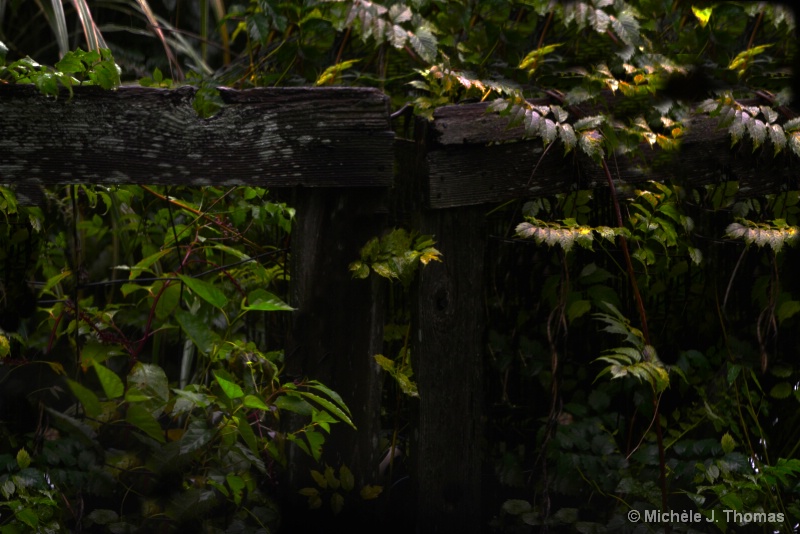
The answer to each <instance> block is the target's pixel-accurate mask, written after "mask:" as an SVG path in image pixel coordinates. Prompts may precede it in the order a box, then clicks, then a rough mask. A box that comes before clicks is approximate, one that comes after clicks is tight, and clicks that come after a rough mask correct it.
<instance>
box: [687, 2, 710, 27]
mask: <svg viewBox="0 0 800 534" xmlns="http://www.w3.org/2000/svg"><path fill="white" fill-rule="evenodd" d="M713 11H714V6H708V7H706V8H699V7H695V6H692V13H694V16H695V17H697V21H698V22H699V23H700V27H701V28H705V27H706V24H708V21H709V20H711V14H712V13H713Z"/></svg>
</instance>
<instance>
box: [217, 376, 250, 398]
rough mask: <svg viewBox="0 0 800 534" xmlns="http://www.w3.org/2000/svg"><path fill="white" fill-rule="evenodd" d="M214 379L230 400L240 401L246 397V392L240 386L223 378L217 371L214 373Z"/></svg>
mask: <svg viewBox="0 0 800 534" xmlns="http://www.w3.org/2000/svg"><path fill="white" fill-rule="evenodd" d="M214 378H215V379H216V381H217V383H218V384H219V385H220V387H221V388H222V392H223V393H225V396H226V397H228V398H229V399H238V398H241V397H244V391H243V390H242V388H241V387H240V386H239V385H238V384H236V383H234V382H231V381H230V380H227V379H225V378H223V377H221V376H220V375H219V373H218V372H216V371H215V372H214Z"/></svg>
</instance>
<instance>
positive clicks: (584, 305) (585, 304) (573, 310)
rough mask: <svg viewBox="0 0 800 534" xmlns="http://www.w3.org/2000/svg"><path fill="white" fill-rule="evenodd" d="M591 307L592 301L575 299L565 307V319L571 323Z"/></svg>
mask: <svg viewBox="0 0 800 534" xmlns="http://www.w3.org/2000/svg"><path fill="white" fill-rule="evenodd" d="M591 309H592V303H591V302H590V301H588V300H576V301H574V302H573V303H572V304H570V305H569V307H568V308H567V319H569V322H570V323H571V322H572V321H574V320H575V319H577V318H578V317H581V316H582V315H585V314H586V313H587V312H588V311H589V310H591Z"/></svg>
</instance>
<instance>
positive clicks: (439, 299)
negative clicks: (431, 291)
mask: <svg viewBox="0 0 800 534" xmlns="http://www.w3.org/2000/svg"><path fill="white" fill-rule="evenodd" d="M434 302H435V303H436V309H437V310H438V311H444V310H446V309H447V307H448V306H449V305H450V295H449V294H448V293H447V290H446V289H445V288H443V287H441V288H439V289H438V290H437V291H436V294H435V295H434Z"/></svg>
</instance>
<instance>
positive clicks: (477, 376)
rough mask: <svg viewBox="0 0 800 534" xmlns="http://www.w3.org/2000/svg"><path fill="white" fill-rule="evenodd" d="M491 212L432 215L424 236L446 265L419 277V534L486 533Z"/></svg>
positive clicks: (415, 346) (415, 351)
mask: <svg viewBox="0 0 800 534" xmlns="http://www.w3.org/2000/svg"><path fill="white" fill-rule="evenodd" d="M484 222H485V217H484V209H483V208H481V207H471V208H470V207H468V208H457V209H449V210H432V211H428V212H426V213H424V214H422V215H421V220H420V226H421V228H420V231H421V232H422V233H424V234H432V235H434V236H435V237H436V241H437V245H436V247H437V248H438V249H439V250H440V251H441V252H442V259H443V261H442V262H441V263H439V262H433V263H431V264H429V265H427V266H426V267H425V268H423V269H421V270H420V272H419V274H418V277H419V279H418V282H417V287H416V297H415V307H414V313H413V314H412V316H413V323H412V336H411V337H412V349H411V355H412V359H413V366H414V373H415V376H416V380H417V386H418V388H419V397H420V405H419V427H418V443H417V451H416V454H415V455H414V456H415V465H416V474H417V484H418V488H419V494H418V500H417V508H416V510H417V532H426V533H427V532H431V533H432V532H463V533H470V532H474V533H477V532H482V531H483V530H484V524H483V522H482V518H481V512H482V504H483V503H482V500H481V466H482V460H483V454H482V450H481V441H482V439H483V414H484V412H483V393H484V391H483V353H484V343H485V340H484V314H483V305H484V302H483V269H484V251H485V249H486V228H485V227H484Z"/></svg>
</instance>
